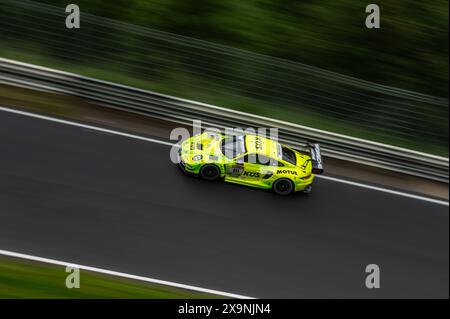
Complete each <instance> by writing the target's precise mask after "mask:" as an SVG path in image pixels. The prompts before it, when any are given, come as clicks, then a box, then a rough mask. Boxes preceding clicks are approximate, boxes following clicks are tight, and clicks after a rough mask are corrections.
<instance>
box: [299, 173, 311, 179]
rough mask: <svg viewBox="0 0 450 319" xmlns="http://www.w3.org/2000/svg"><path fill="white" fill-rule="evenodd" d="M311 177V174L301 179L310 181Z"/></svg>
mask: <svg viewBox="0 0 450 319" xmlns="http://www.w3.org/2000/svg"><path fill="white" fill-rule="evenodd" d="M310 177H311V174H309V175H306V176H303V177H301V179H309V178H310Z"/></svg>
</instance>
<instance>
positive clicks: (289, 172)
mask: <svg viewBox="0 0 450 319" xmlns="http://www.w3.org/2000/svg"><path fill="white" fill-rule="evenodd" d="M277 174H291V175H298V174H297V172H296V171H291V170H288V169H279V170H277Z"/></svg>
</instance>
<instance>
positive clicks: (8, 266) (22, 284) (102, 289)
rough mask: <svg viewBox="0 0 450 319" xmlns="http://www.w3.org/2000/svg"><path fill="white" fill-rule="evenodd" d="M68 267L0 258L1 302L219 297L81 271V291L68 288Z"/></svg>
mask: <svg viewBox="0 0 450 319" xmlns="http://www.w3.org/2000/svg"><path fill="white" fill-rule="evenodd" d="M68 275H69V273H66V272H65V267H63V266H56V265H49V264H44V263H38V262H34V261H33V262H31V261H25V260H19V259H16V258H10V257H0V299H13V298H14V299H15V298H26V299H119V298H120V299H197V298H201V299H212V298H217V296H213V295H208V294H204V293H198V292H194V291H189V290H183V289H178V288H173V287H169V286H164V285H158V284H150V283H145V282H140V281H135V280H131V279H125V278H119V277H114V276H108V275H103V274H98V273H93V272H88V271H84V270H81V271H80V288H73V289H68V288H67V287H66V284H65V283H66V278H67V276H68Z"/></svg>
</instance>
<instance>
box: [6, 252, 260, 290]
mask: <svg viewBox="0 0 450 319" xmlns="http://www.w3.org/2000/svg"><path fill="white" fill-rule="evenodd" d="M0 255H3V256H8V257H14V258H20V259H26V260H32V261H37V262H41V263H46V264H52V265H58V266H64V267H67V266H70V267H76V268H79V269H80V270H85V271H91V272H96V273H100V274H105V275H110V276H115V277H121V278H127V279H133V280H138V281H144V282H148V283H152V284H158V285H165V286H170V287H174V288H180V289H185V290H191V291H195V292H200V293H205V294H210V295H216V296H222V297H227V298H234V299H255V298H253V297H248V296H242V295H237V294H232V293H228V292H223V291H218V290H212V289H205V288H200V287H195V286H190V285H184V284H179V283H176V282H171V281H165V280H159V279H154V278H148V277H142V276H135V275H130V274H126V273H123V272H117V271H112V270H106V269H101V268H96V267H90V266H83V265H79V264H77V263H69V262H66V261H60V260H54V259H48V258H42V257H37V256H32V255H27V254H21V253H16V252H12V251H8V250H1V249H0Z"/></svg>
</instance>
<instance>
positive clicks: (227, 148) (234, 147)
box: [220, 135, 245, 159]
mask: <svg viewBox="0 0 450 319" xmlns="http://www.w3.org/2000/svg"><path fill="white" fill-rule="evenodd" d="M220 148H221V151H222V153H223V154H224V155H225V156H226V157H228V158H229V159H233V158H236V157H238V156H240V155H242V154H244V153H245V136H244V135H238V136H231V137H225V138H224V139H223V140H222V144H221V146H220Z"/></svg>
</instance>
